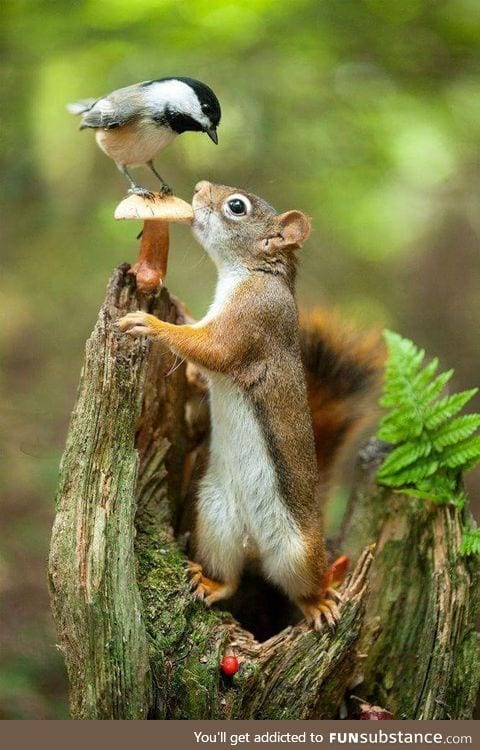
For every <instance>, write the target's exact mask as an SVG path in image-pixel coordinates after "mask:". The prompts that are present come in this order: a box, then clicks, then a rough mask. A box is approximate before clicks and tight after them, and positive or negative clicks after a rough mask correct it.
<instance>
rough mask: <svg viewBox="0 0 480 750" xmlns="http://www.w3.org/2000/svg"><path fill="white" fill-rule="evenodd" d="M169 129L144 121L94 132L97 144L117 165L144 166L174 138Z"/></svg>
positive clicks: (174, 134) (174, 135)
mask: <svg viewBox="0 0 480 750" xmlns="http://www.w3.org/2000/svg"><path fill="white" fill-rule="evenodd" d="M176 135H177V134H176V133H174V132H173V130H170V128H164V127H162V126H158V125H155V123H154V122H151V121H150V120H144V121H142V122H140V123H139V122H137V123H135V124H132V125H124V126H123V127H121V128H114V129H112V130H102V129H101V128H99V129H98V130H96V132H95V137H96V139H97V143H98V145H99V146H100V148H101V149H102V151H104V152H105V153H106V154H107V156H110V158H111V159H113V160H114V161H116V162H118V163H119V164H127V165H128V164H146V163H147V162H149V161H151V160H152V159H153V158H154V157H155V156H156V155H157V154H158V152H159V151H162V150H163V149H164V148H165V147H166V146H168V144H169V143H171V141H173V139H174V138H175V137H176Z"/></svg>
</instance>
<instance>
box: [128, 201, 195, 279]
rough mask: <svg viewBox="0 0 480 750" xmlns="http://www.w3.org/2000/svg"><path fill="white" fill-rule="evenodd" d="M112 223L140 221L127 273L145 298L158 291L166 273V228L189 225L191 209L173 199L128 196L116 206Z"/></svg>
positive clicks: (189, 206)
mask: <svg viewBox="0 0 480 750" xmlns="http://www.w3.org/2000/svg"><path fill="white" fill-rule="evenodd" d="M115 219H136V220H137V221H138V220H139V219H143V232H142V235H141V240H140V251H139V254H138V259H137V262H136V263H135V265H133V266H132V267H131V269H130V271H129V273H133V274H134V275H135V276H136V278H137V288H138V290H139V291H141V292H143V293H145V294H151V293H152V292H156V291H158V289H160V287H161V286H162V282H163V279H164V278H165V275H166V273H167V263H168V248H169V231H168V225H169V224H170V223H171V222H173V223H176V224H191V222H192V220H193V210H192V207H191V205H190V204H189V203H187V202H186V201H184V200H182V199H181V198H177V197H176V196H174V195H167V196H162V195H161V194H160V193H153V194H152V197H151V198H145V197H143V196H141V195H130V196H129V197H128V198H125V199H124V200H123V201H122V202H121V203H119V205H118V206H117V208H116V210H115Z"/></svg>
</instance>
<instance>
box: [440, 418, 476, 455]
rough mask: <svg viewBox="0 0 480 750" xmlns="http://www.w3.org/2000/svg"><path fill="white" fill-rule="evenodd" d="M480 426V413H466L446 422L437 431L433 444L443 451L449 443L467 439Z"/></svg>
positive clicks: (452, 443)
mask: <svg viewBox="0 0 480 750" xmlns="http://www.w3.org/2000/svg"><path fill="white" fill-rule="evenodd" d="M478 427H480V414H465V415H464V416H463V417H457V419H452V421H447V422H445V423H444V424H443V425H442V426H441V427H440V429H439V430H438V431H437V432H436V433H435V436H434V439H433V445H434V448H435V450H437V451H441V450H442V449H443V448H446V447H447V446H449V445H455V444H456V443H459V442H460V441H462V440H465V439H466V438H468V437H469V436H470V435H473V433H474V432H475V431H476V430H477V429H478Z"/></svg>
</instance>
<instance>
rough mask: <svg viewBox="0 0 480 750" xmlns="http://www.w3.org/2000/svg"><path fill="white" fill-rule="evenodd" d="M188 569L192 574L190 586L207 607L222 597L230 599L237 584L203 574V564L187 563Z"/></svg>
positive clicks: (195, 595) (196, 596)
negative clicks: (223, 581) (213, 578)
mask: <svg viewBox="0 0 480 750" xmlns="http://www.w3.org/2000/svg"><path fill="white" fill-rule="evenodd" d="M187 571H188V573H189V575H190V579H191V581H190V588H191V589H192V592H193V595H194V597H195V599H199V600H200V601H202V602H203V603H204V604H205V605H206V606H207V607H209V606H210V605H211V604H214V602H218V601H220V599H228V597H229V596H231V595H232V594H233V593H234V591H235V588H236V586H234V585H230V584H228V583H221V582H220V581H213V580H212V579H211V578H207V577H206V576H204V575H203V572H202V566H201V565H199V564H198V563H195V562H190V561H189V562H188V563H187Z"/></svg>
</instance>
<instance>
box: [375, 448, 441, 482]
mask: <svg viewBox="0 0 480 750" xmlns="http://www.w3.org/2000/svg"><path fill="white" fill-rule="evenodd" d="M431 450H432V445H431V443H430V442H429V441H428V440H422V441H418V442H414V441H412V442H407V443H402V445H399V446H398V448H395V450H393V451H392V452H391V453H389V455H388V456H387V457H386V459H385V461H384V462H383V464H382V466H381V467H380V469H379V471H378V476H379V477H380V478H381V477H385V476H388V475H389V474H395V473H396V472H398V471H400V469H404V468H405V467H406V466H410V464H413V463H415V462H416V461H417V460H418V459H419V458H423V457H425V456H428V454H429V453H430V452H431Z"/></svg>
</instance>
